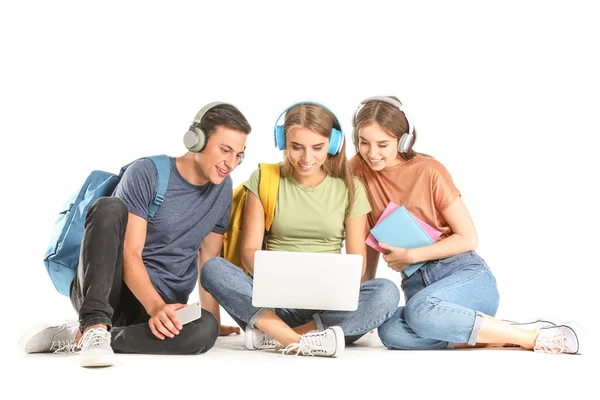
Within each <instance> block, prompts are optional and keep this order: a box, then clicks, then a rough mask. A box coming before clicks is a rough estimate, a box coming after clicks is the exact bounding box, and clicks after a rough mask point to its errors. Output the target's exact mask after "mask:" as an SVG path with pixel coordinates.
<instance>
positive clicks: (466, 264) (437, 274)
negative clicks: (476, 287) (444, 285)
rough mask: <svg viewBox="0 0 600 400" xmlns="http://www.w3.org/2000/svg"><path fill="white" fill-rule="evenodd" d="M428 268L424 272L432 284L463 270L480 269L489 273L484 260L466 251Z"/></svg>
mask: <svg viewBox="0 0 600 400" xmlns="http://www.w3.org/2000/svg"><path fill="white" fill-rule="evenodd" d="M426 267H427V268H426V270H425V271H424V272H425V273H426V274H427V276H428V278H429V281H430V284H431V283H433V282H437V281H439V280H440V279H443V278H445V277H447V276H448V275H450V274H452V273H453V272H455V271H457V270H459V269H463V268H469V269H478V270H482V271H486V272H489V268H488V267H487V265H486V264H485V262H484V261H483V259H482V258H481V257H479V256H478V255H477V253H475V252H474V251H466V252H464V253H460V254H457V255H455V256H452V257H448V258H442V259H440V260H437V261H436V262H432V263H430V264H429V265H427V266H426Z"/></svg>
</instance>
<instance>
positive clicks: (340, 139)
mask: <svg viewBox="0 0 600 400" xmlns="http://www.w3.org/2000/svg"><path fill="white" fill-rule="evenodd" d="M298 104H315V105H317V106H319V107H323V108H324V109H326V110H327V111H329V112H330V113H331V114H332V115H333V117H334V118H335V120H336V121H337V124H338V126H339V127H340V129H339V130H338V129H335V128H331V135H330V136H329V148H328V149H327V153H329V154H332V155H335V154H337V153H339V152H340V151H341V150H342V146H343V144H344V135H343V133H342V131H341V129H342V124H340V120H339V119H338V117H337V116H336V115H335V114H334V113H333V111H331V110H330V109H329V108H327V107H325V106H324V105H323V104H321V103H317V102H314V101H301V102H299V103H295V104H292V105H291V106H289V107H288V108H286V109H285V110H283V112H282V113H281V114H279V117H278V118H277V121H275V132H274V133H275V147H277V148H279V150H284V149H285V129H284V125H277V123H278V122H279V120H280V119H281V117H282V116H283V114H285V113H286V112H288V111H289V110H290V108H292V107H295V106H297V105H298Z"/></svg>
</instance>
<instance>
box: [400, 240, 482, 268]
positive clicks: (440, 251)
mask: <svg viewBox="0 0 600 400" xmlns="http://www.w3.org/2000/svg"><path fill="white" fill-rule="evenodd" d="M476 248H477V237H476V236H475V237H466V236H462V235H459V234H457V233H454V234H452V235H450V236H448V237H447V238H445V239H443V240H440V241H439V242H436V243H434V244H431V245H429V246H424V247H418V248H416V249H411V250H409V252H410V253H411V256H410V258H411V260H412V262H413V263H417V262H421V261H429V260H439V259H441V258H447V257H452V256H455V255H457V254H460V253H464V252H465V251H470V250H475V249H476Z"/></svg>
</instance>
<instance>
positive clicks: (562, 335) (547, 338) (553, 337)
mask: <svg viewBox="0 0 600 400" xmlns="http://www.w3.org/2000/svg"><path fill="white" fill-rule="evenodd" d="M533 351H536V352H540V353H550V354H561V353H565V354H577V353H579V352H580V347H579V338H578V337H577V333H576V332H575V329H574V327H573V325H570V324H569V325H559V326H553V327H550V328H542V329H540V330H539V333H538V337H537V339H536V340H535V347H534V348H533Z"/></svg>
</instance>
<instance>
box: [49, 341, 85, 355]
mask: <svg viewBox="0 0 600 400" xmlns="http://www.w3.org/2000/svg"><path fill="white" fill-rule="evenodd" d="M49 350H50V351H52V350H54V353H55V354H57V353H77V351H78V349H77V346H76V343H75V338H72V339H67V340H56V341H54V342H52V344H51V345H50V349H49Z"/></svg>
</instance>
